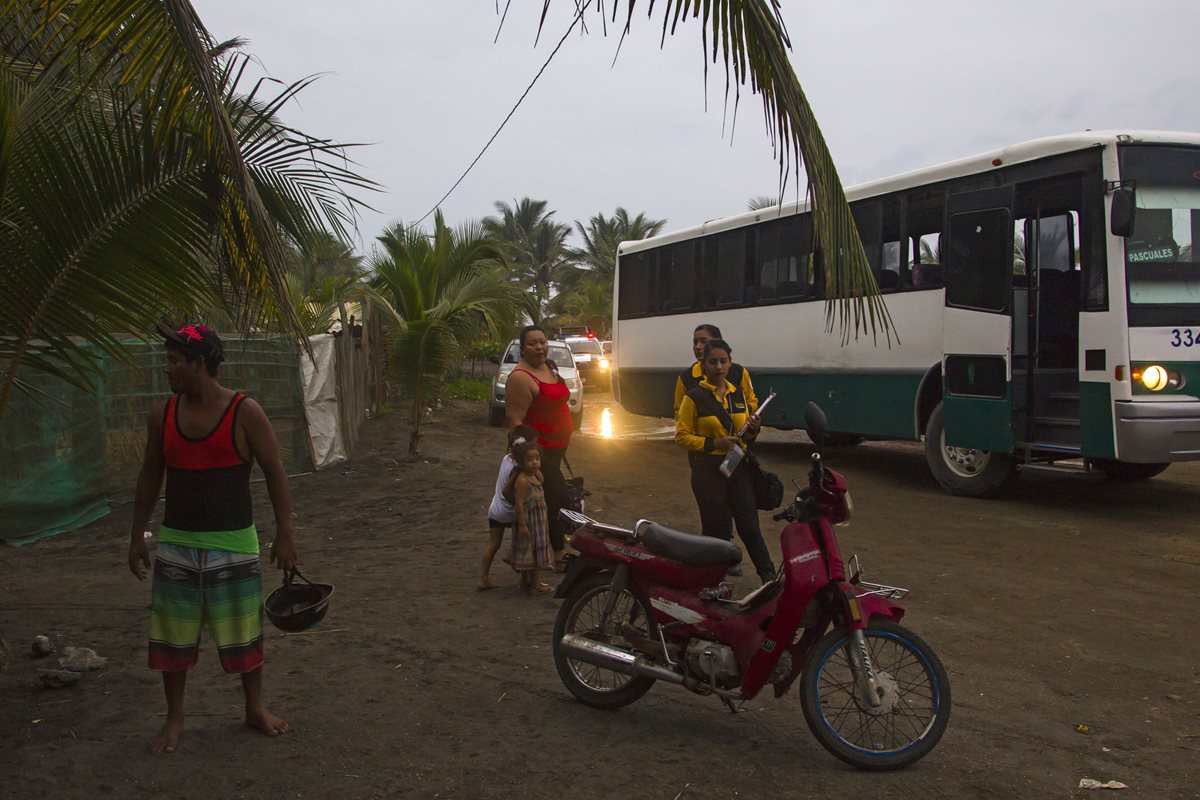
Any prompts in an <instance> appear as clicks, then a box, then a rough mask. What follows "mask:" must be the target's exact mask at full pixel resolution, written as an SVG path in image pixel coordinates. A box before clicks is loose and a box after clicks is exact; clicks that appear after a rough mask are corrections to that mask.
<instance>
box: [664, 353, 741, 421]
mask: <svg viewBox="0 0 1200 800" xmlns="http://www.w3.org/2000/svg"><path fill="white" fill-rule="evenodd" d="M725 377H726V380H728V381H729V382H730V383H732V384H734V385H735V386H737V387H738V388H739V389H741V390H742V394H743V395H744V396H745V398H746V404H747V405H748V406H749V407H750V413H751V414H753V413H754V412H755V411H758V397H757V395H755V394H754V384H753V383H751V382H750V370H748V369H746V368H745V367H743V366H742V365H741V364H730V365H729V374H728V375H726V376H725ZM703 379H704V369H703V368H702V367H701V366H700V362H699V361H694V362H692V366H690V367H688V368H687V369H685V370H683V371H682V372H680V373H679V377H678V378H676V379H675V416H676V417H678V416H679V406H680V404H681V403H683V398H684V395H686V394H687V393H688V392H690V391H691V390H692V389H695V388H696V387H697V386H699V385H700V381H701V380H703Z"/></svg>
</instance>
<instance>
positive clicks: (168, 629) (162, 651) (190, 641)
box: [150, 543, 263, 674]
mask: <svg viewBox="0 0 1200 800" xmlns="http://www.w3.org/2000/svg"><path fill="white" fill-rule="evenodd" d="M150 595H151V603H150V669H155V670H159V671H160V672H181V671H183V670H187V669H189V668H191V666H192V665H193V664H195V663H196V661H197V660H198V659H199V656H200V630H201V629H202V628H203V627H204V625H205V624H207V625H208V630H209V633H210V634H211V635H212V639H213V643H214V644H215V645H216V647H217V655H218V656H219V657H220V659H221V666H222V667H223V668H224V670H225V671H226V672H229V673H235V674H241V673H245V672H253V671H254V670H256V669H258V668H259V667H260V666H262V663H263V628H262V615H263V595H262V571H261V569H260V567H259V561H258V555H257V554H254V553H230V552H228V551H225V550H203V549H199V548H196V547H180V546H179V545H174V544H165V543H160V544H159V545H158V549H157V553H156V555H155V558H154V580H153V583H152V586H151V589H150Z"/></svg>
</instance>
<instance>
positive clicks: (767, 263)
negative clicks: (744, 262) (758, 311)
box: [755, 222, 785, 301]
mask: <svg viewBox="0 0 1200 800" xmlns="http://www.w3.org/2000/svg"><path fill="white" fill-rule="evenodd" d="M781 227H782V226H781V224H780V223H779V222H769V223H767V224H765V225H760V226H759V227H758V231H757V233H758V248H757V253H756V258H755V261H756V262H757V263H758V299H759V301H771V300H774V299H775V298H776V297H778V296H779V266H780V261H781V260H782V259H783V258H785V255H784V252H783V248H782V247H780V239H781V238H782V237H781V236H780V233H781V230H780V229H781Z"/></svg>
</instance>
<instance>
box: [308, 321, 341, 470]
mask: <svg viewBox="0 0 1200 800" xmlns="http://www.w3.org/2000/svg"><path fill="white" fill-rule="evenodd" d="M334 341H335V340H334V338H333V336H332V335H331V334H328V333H322V334H320V335H317V336H310V337H308V343H309V346H311V347H312V352H313V357H312V359H311V360H310V359H309V357H308V354H307V353H303V352H302V353H300V380H301V381H302V382H303V385H304V418H305V419H306V420H307V421H308V439H309V444H310V446H311V447H312V457H313V467H314V468H316V469H321V468H323V467H327V466H329V465H330V464H336V463H337V462H339V461H345V460H346V445H345V443H344V442H343V441H342V429H341V426H340V424H339V422H338V399H337V376H336V375H335V374H334V369H335V367H334V358H335V352H334Z"/></svg>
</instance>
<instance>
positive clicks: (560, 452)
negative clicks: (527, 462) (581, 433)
mask: <svg viewBox="0 0 1200 800" xmlns="http://www.w3.org/2000/svg"><path fill="white" fill-rule="evenodd" d="M541 451H542V478H544V479H545V482H544V483H543V484H542V490H543V491H545V493H546V513H547V514H548V515H549V516H550V549H551V550H553V551H554V552H556V553H557V552H560V551H561V550H562V549H563V548H564V547H566V542H564V541H563V537H564V535H565V532H566V529H567V524H566V523H565V522H563V521H562V520H561V519H559V517H558V511H559V509H561V508H570V507H571V495H570V492H569V491H568V489H567V479H566V478H564V477H563V474H562V460H563V456H565V455H566V454H567V448H565V447H563V448H561V449H557V450H551V449H550V448H549V447H543V448H541Z"/></svg>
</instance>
